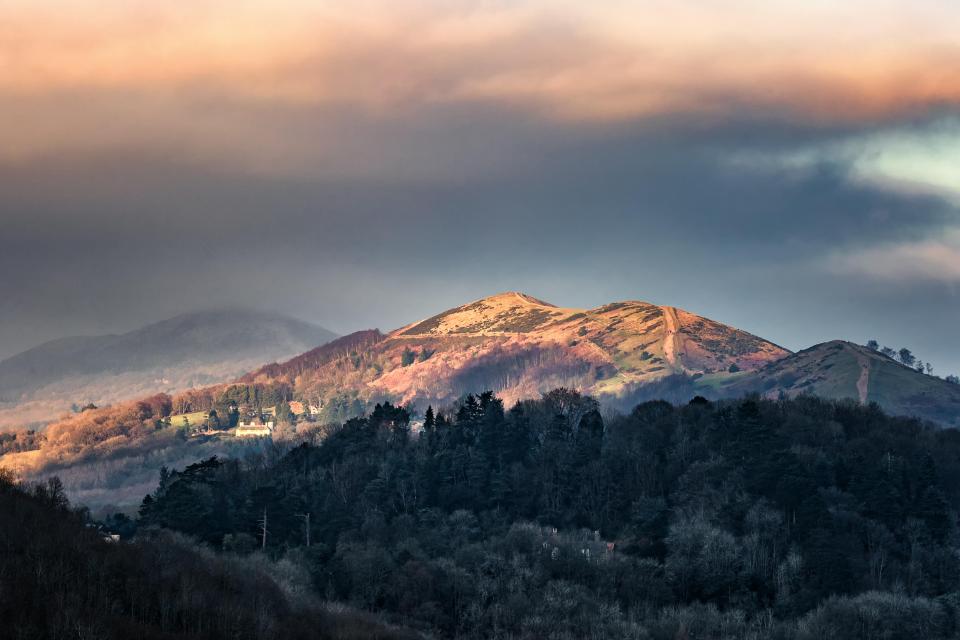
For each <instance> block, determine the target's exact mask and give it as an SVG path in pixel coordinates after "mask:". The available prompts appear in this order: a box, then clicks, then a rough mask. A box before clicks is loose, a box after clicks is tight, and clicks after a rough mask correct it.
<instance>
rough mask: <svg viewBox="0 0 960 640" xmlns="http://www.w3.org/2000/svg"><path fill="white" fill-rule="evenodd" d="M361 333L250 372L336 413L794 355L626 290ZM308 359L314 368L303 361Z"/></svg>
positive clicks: (500, 303)
mask: <svg viewBox="0 0 960 640" xmlns="http://www.w3.org/2000/svg"><path fill="white" fill-rule="evenodd" d="M358 335H360V334H358ZM362 335H363V336H364V339H362V340H359V343H360V344H359V346H358V347H357V348H353V347H350V348H345V347H344V345H349V344H350V343H351V341H356V340H354V339H353V338H351V337H350V336H347V337H346V338H344V339H342V340H343V341H344V342H341V341H334V342H333V343H331V344H330V345H326V346H324V347H321V348H320V349H318V350H315V352H314V353H312V354H305V356H302V357H300V358H297V359H295V360H293V361H290V362H289V363H284V364H280V365H271V366H268V367H265V368H263V369H261V370H260V371H258V372H255V373H254V374H251V375H250V376H247V377H246V378H245V380H246V381H248V382H286V383H290V384H293V385H295V387H296V393H297V394H298V395H301V396H303V397H304V398H305V399H309V400H312V401H316V402H319V403H321V404H324V403H326V404H328V405H329V403H331V402H332V403H335V405H337V406H339V407H340V409H338V410H337V411H335V412H334V414H333V415H334V416H339V415H343V414H345V413H350V411H349V410H348V407H350V406H356V405H357V404H358V403H359V404H368V403H369V402H371V401H375V400H381V399H389V400H392V401H394V402H403V403H410V402H414V403H420V404H424V403H443V402H448V401H452V400H455V399H456V398H457V397H459V396H460V395H462V394H464V393H469V392H473V391H476V390H477V389H491V390H493V391H494V392H496V393H497V394H498V395H500V396H501V397H502V398H504V400H505V401H507V402H512V401H514V400H518V399H522V398H529V397H535V396H537V395H538V394H539V393H541V392H544V391H547V390H550V389H553V388H556V387H561V386H564V387H569V388H574V389H577V390H580V391H582V392H584V393H589V394H592V395H595V396H597V397H599V398H604V397H607V396H614V397H619V396H622V395H624V394H626V393H629V391H630V390H631V389H633V388H636V387H639V386H642V385H645V384H648V383H651V382H654V381H657V380H661V379H663V378H665V377H669V376H673V375H676V374H687V375H701V376H702V375H712V376H721V377H722V376H724V375H726V374H727V373H729V372H735V371H753V370H756V369H759V368H760V367H763V366H765V365H767V364H769V363H770V362H773V361H775V360H779V359H780V358H783V357H785V356H787V355H789V351H787V350H786V349H783V348H782V347H779V346H777V345H775V344H773V343H771V342H768V341H766V340H763V339H762V338H759V337H757V336H755V335H752V334H750V333H747V332H745V331H741V330H739V329H735V328H733V327H730V326H727V325H725V324H722V323H719V322H716V321H714V320H710V319H708V318H704V317H702V316H698V315H696V314H693V313H690V312H688V311H684V310H683V309H678V308H676V307H666V306H658V305H655V304H651V303H649V302H643V301H639V300H629V301H623V302H614V303H611V304H607V305H603V306H601V307H597V308H595V309H576V308H569V307H559V306H556V305H553V304H551V303H549V302H545V301H543V300H540V299H538V298H535V297H534V296H531V295H528V294H525V293H521V292H517V291H510V292H506V293H500V294H497V295H493V296H489V297H486V298H482V299H480V300H475V301H473V302H470V303H468V304H464V305H461V306H459V307H455V308H453V309H448V310H446V311H443V312H441V313H438V314H436V315H433V316H430V317H428V318H426V319H423V320H418V321H416V322H413V323H411V324H408V325H406V326H403V327H400V328H399V329H396V330H395V331H392V332H390V333H388V334H386V335H379V334H376V336H375V337H372V334H371V333H370V332H364V333H363V334H362ZM305 358H306V359H307V360H309V361H310V362H312V363H314V364H315V365H316V366H314V367H312V368H307V367H304V366H303V363H304V359H305ZM331 417H333V416H331Z"/></svg>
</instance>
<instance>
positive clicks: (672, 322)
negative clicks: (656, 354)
mask: <svg viewBox="0 0 960 640" xmlns="http://www.w3.org/2000/svg"><path fill="white" fill-rule="evenodd" d="M660 310H661V311H662V312H663V319H664V322H665V323H666V331H667V333H666V335H665V336H664V337H663V357H664V358H665V359H666V361H667V362H668V363H669V364H670V366H671V367H673V368H674V369H676V368H677V327H678V326H679V325H680V321H679V320H678V319H677V310H676V309H674V308H673V307H660Z"/></svg>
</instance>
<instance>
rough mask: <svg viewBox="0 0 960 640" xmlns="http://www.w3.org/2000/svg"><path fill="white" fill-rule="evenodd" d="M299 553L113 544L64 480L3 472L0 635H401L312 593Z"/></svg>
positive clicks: (174, 542)
mask: <svg viewBox="0 0 960 640" xmlns="http://www.w3.org/2000/svg"><path fill="white" fill-rule="evenodd" d="M302 573H303V572H302V570H301V569H300V568H299V567H297V566H296V565H294V564H293V563H291V562H289V561H282V562H279V563H278V562H273V561H271V560H269V559H267V558H265V557H249V558H245V559H239V558H236V557H231V556H227V555H216V554H214V553H212V552H211V551H210V550H209V549H206V548H202V547H199V546H198V545H197V544H196V543H195V542H193V541H191V540H189V539H187V538H185V537H184V536H182V535H180V534H177V533H174V532H170V531H160V530H156V531H141V532H140V535H138V536H137V539H136V540H135V541H134V542H128V543H116V542H108V541H106V540H104V534H103V533H101V532H100V531H99V530H98V529H97V528H94V527H91V526H90V523H89V522H88V521H87V517H86V514H85V512H84V511H82V510H71V509H70V507H69V504H68V503H67V500H66V498H65V497H64V495H63V491H62V488H61V486H60V485H59V483H58V482H56V481H55V480H54V481H51V482H49V483H46V484H38V485H35V486H32V487H24V486H18V485H16V484H14V483H13V481H12V479H11V477H10V476H9V475H8V474H5V473H0V636H2V637H3V638H9V639H10V640H34V639H61V638H62V639H64V640H66V639H71V640H74V639H88V638H90V639H94V638H95V639H97V640H108V639H110V640H112V639H116V640H128V639H129V638H140V639H143V640H152V639H157V640H160V639H168V638H192V639H196V640H202V639H208V638H209V639H214V638H236V639H238V640H241V639H247V638H249V639H257V640H266V639H272V638H277V639H284V640H286V639H288V638H292V639H297V638H303V639H306V638H357V639H359V638H402V637H413V636H412V634H406V633H399V632H395V631H391V630H388V629H386V628H385V627H383V626H382V625H379V624H377V623H376V622H374V621H372V620H368V619H367V618H366V617H365V616H362V615H357V614H351V613H348V612H339V613H338V612H332V611H330V610H327V609H325V608H323V607H322V606H321V604H320V603H319V601H318V600H317V599H316V598H313V597H311V596H309V595H308V594H309V588H308V586H307V584H308V581H309V578H308V577H307V576H304V575H302Z"/></svg>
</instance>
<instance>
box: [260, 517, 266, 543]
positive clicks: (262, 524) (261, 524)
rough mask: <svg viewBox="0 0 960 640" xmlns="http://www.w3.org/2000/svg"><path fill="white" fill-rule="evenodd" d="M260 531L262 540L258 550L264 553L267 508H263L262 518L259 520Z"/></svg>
mask: <svg viewBox="0 0 960 640" xmlns="http://www.w3.org/2000/svg"><path fill="white" fill-rule="evenodd" d="M260 529H261V531H263V540H262V542H261V544H260V548H261V549H262V550H264V551H266V549H267V508H266V507H264V508H263V518H261V520H260Z"/></svg>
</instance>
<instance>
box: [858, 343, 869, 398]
mask: <svg viewBox="0 0 960 640" xmlns="http://www.w3.org/2000/svg"><path fill="white" fill-rule="evenodd" d="M857 361H858V362H859V363H860V377H859V378H858V379H857V393H858V394H860V404H867V396H868V394H869V391H870V359H869V358H867V357H866V356H864V355H863V354H860V353H858V354H857Z"/></svg>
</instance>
